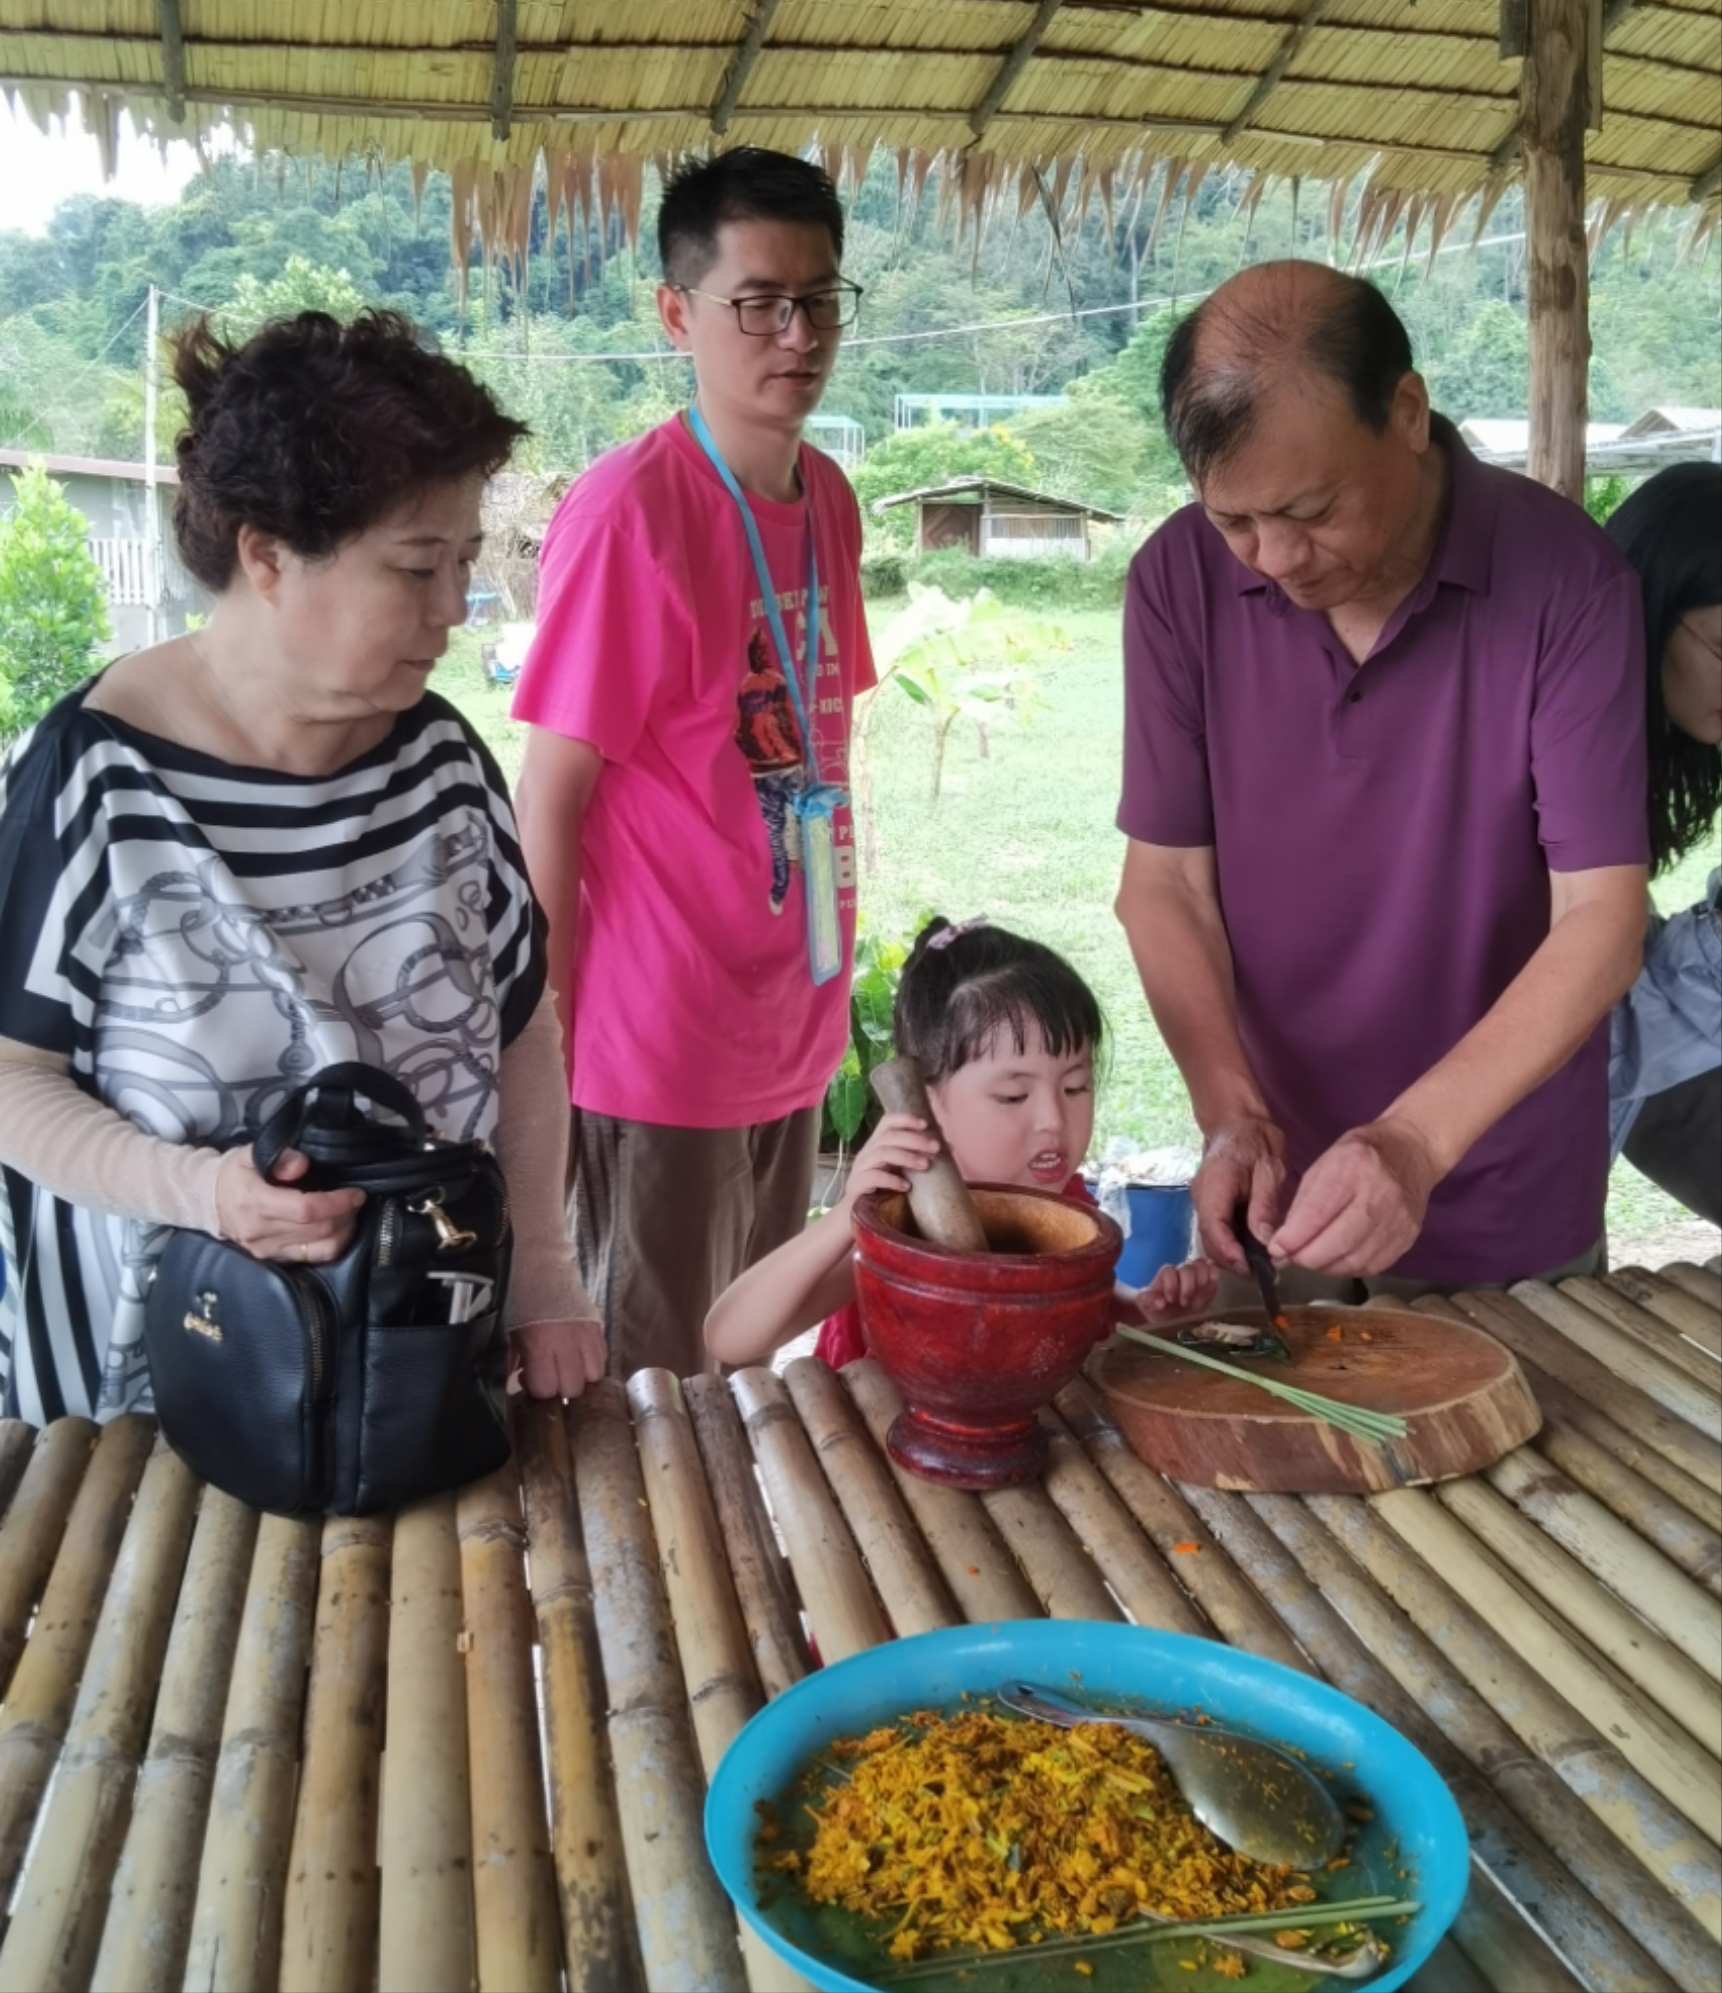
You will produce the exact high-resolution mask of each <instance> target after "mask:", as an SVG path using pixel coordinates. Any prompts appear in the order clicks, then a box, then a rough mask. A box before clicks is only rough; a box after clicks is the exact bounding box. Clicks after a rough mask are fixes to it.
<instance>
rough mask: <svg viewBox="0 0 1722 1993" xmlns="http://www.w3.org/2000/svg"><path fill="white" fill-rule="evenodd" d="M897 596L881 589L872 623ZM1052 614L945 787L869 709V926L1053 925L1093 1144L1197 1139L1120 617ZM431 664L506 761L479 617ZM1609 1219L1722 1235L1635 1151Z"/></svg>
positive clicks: (949, 762)
mask: <svg viewBox="0 0 1722 1993" xmlns="http://www.w3.org/2000/svg"><path fill="white" fill-rule="evenodd" d="M893 606H894V605H892V604H889V603H878V604H874V605H873V607H872V611H871V615H872V621H873V627H874V628H875V630H879V629H882V628H883V627H884V625H885V623H886V621H887V620H888V619H889V616H890V614H891V610H892V608H893ZM1058 620H1059V621H1060V622H1061V623H1062V624H1063V626H1064V627H1065V629H1067V630H1068V632H1069V633H1070V636H1071V639H1072V648H1071V649H1070V650H1068V651H1065V652H1062V653H1055V654H1053V655H1052V656H1051V657H1049V659H1048V660H1047V662H1046V664H1045V665H1044V666H1043V667H1042V670H1041V674H1040V683H1041V689H1042V694H1043V697H1044V701H1045V703H1044V705H1043V706H1042V708H1041V709H1040V710H1039V711H1038V712H1037V713H1036V714H1034V715H1033V717H1032V718H1031V719H1030V720H1029V721H1028V722H1027V723H1026V724H1024V725H1022V726H1020V727H1012V726H999V727H995V728H993V729H992V730H991V733H990V738H989V740H988V742H987V743H986V749H985V752H983V750H982V744H981V742H980V739H979V737H978V734H977V732H976V729H975V728H974V727H973V726H965V725H959V726H958V727H957V728H955V729H954V730H953V732H952V734H951V738H950V743H949V746H948V748H947V751H946V757H945V768H944V779H943V791H942V794H941V796H940V798H939V801H938V803H937V804H936V805H935V804H934V803H933V802H932V800H931V775H932V753H931V739H932V728H931V724H930V720H929V716H928V715H927V713H926V712H925V711H924V710H923V709H922V708H920V707H918V706H915V705H913V704H912V703H911V702H910V701H909V700H907V699H905V698H901V697H899V696H898V695H897V694H896V693H894V692H892V691H890V690H887V692H886V693H885V695H884V697H883V699H882V700H881V702H880V706H879V710H878V712H877V713H876V714H875V715H874V717H873V720H872V722H871V749H870V753H871V766H872V771H873V788H874V799H875V827H876V834H877V857H876V862H875V863H874V864H873V865H872V866H871V867H870V868H867V867H864V869H863V871H862V875H861V921H862V926H863V930H864V931H867V932H871V933H875V934H883V935H892V936H902V937H904V938H908V937H909V936H911V935H912V934H913V933H914V931H915V928H916V926H917V925H918V923H919V921H920V919H921V918H922V916H923V915H924V914H927V913H942V914H945V915H947V916H949V917H950V918H951V919H953V920H961V919H965V918H968V917H970V916H973V915H975V914H981V913H984V914H986V915H988V916H989V917H990V918H991V919H993V920H995V921H997V922H998V923H999V924H1000V925H1001V926H1007V927H1013V928H1016V929H1019V930H1020V931H1021V932H1023V933H1026V934H1032V935H1035V936H1037V937H1038V938H1039V939H1041V940H1043V941H1046V942H1048V943H1050V944H1051V945H1052V946H1053V947H1054V948H1056V949H1058V950H1059V952H1060V953H1061V954H1063V955H1066V956H1068V957H1069V959H1070V960H1071V961H1072V962H1073V963H1074V964H1075V965H1076V967H1077V968H1078V969H1079V970H1080V971H1081V972H1082V974H1083V975H1084V977H1086V978H1087V980H1088V982H1089V983H1090V984H1091V985H1092V986H1093V988H1094V990H1095V992H1096V994H1097V995H1098V996H1099V998H1100V1001H1101V1004H1102V1007H1103V1008H1104V1010H1105V1013H1106V1017H1107V1020H1108V1023H1109V1025H1110V1027H1111V1035H1112V1051H1111V1057H1110V1060H1109V1066H1108V1070H1107V1073H1106V1075H1105V1080H1104V1084H1103V1086H1102V1088H1101V1092H1100V1097H1099V1101H1098V1107H1097V1114H1096V1125H1095V1135H1096V1144H1097V1146H1099V1147H1104V1145H1105V1143H1106V1142H1107V1141H1108V1139H1109V1138H1111V1137H1113V1136H1124V1137H1128V1138H1129V1139H1131V1140H1132V1141H1134V1142H1139V1143H1141V1144H1143V1145H1152V1146H1158V1145H1161V1144H1164V1143H1174V1142H1181V1143H1190V1142H1194V1140H1195V1136H1196V1130H1195V1124H1194V1123H1193V1122H1192V1120H1191V1119H1190V1112H1189V1102H1188V1100H1187V1098H1186V1096H1185V1093H1184V1087H1183V1083H1182V1081H1181V1080H1180V1079H1179V1077H1178V1071H1177V1068H1176V1067H1175V1066H1174V1065H1173V1063H1172V1060H1171V1058H1170V1056H1169V1055H1168V1053H1167V1051H1166V1048H1165V1046H1164V1045H1163V1044H1162V1043H1161V1040H1160V1035H1159V1033H1158V1032H1157V1031H1156V1030H1155V1028H1154V1023H1153V1020H1152V1019H1151V1018H1150V1017H1149V1015H1148V1008H1147V1005H1146V1003H1145V1002H1144V1001H1143V999H1142V995H1141V990H1140V987H1139V985H1138V984H1137V981H1136V972H1135V968H1134V966H1133V964H1132V963H1131V960H1130V954H1129V950H1128V949H1127V948H1126V947H1125V944H1124V935H1123V930H1122V929H1121V928H1120V927H1119V926H1118V923H1117V922H1116V921H1115V920H1114V919H1113V916H1112V897H1113V894H1114V892H1115V890H1116V887H1117V879H1118V867H1119V864H1120V861H1121V858H1122V854H1123V840H1122V838H1121V836H1120V835H1119V833H1118V831H1117V830H1116V829H1115V828H1114V827H1113V815H1114V812H1115V810H1116V808H1117V801H1118V769H1119V741H1120V736H1121V732H1122V725H1123V698H1122V689H1121V676H1120V658H1119V623H1118V617H1117V615H1116V613H1114V612H1101V611H1096V612H1076V613H1067V614H1065V615H1062V616H1061V617H1059V618H1058ZM435 682H436V684H437V686H438V688H439V689H440V690H441V691H443V692H444V693H445V694H447V695H448V696H449V697H450V698H452V699H454V700H455V701H456V702H457V703H458V704H459V705H460V706H461V708H462V709H463V710H464V711H465V712H466V713H467V714H468V716H469V717H470V718H471V719H472V720H473V721H474V723H475V724H476V725H477V726H478V727H479V728H480V730H481V731H482V732H483V733H484V735H485V737H486V738H487V739H488V740H489V741H490V743H491V745H492V747H493V749H494V750H495V752H496V755H497V758H498V760H499V761H500V762H501V764H502V767H503V771H504V773H505V774H507V775H508V776H509V777H510V778H511V779H512V777H513V776H514V774H515V773H516V772H517V770H518V768H519V765H520V739H519V736H520V732H521V730H520V729H519V728H518V727H516V726H515V725H514V724H513V723H512V722H511V721H510V720H509V719H508V717H507V714H508V694H507V693H506V692H501V691H498V690H496V689H495V688H494V687H492V686H488V685H486V684H485V683H484V680H483V677H482V675H481V673H480V671H479V667H478V639H477V636H476V634H475V633H473V632H470V631H463V632H460V633H458V635H457V637H456V639H455V641H454V643H453V645H452V646H451V649H450V655H449V657H448V659H447V660H446V661H445V662H444V664H443V666H442V667H441V668H440V669H439V671H438V673H437V678H436V681H435ZM1715 862H1716V860H1715V857H1714V856H1712V855H1709V854H1706V853H1702V852H1701V853H1699V854H1697V855H1696V856H1695V857H1693V858H1691V859H1689V860H1687V862H1686V863H1685V864H1684V865H1682V866H1681V867H1680V868H1679V869H1678V870H1677V871H1676V872H1674V873H1673V874H1671V875H1670V876H1669V877H1668V878H1667V879H1664V880H1662V881H1659V882H1658V885H1657V888H1656V899H1657V902H1658V904H1659V905H1660V906H1661V907H1662V909H1663V911H1664V912H1674V911H1676V910H1678V909H1680V908H1682V907H1687V906H1690V905H1692V904H1693V903H1694V902H1695V901H1696V900H1697V899H1698V898H1699V897H1700V896H1701V894H1702V892H1703V887H1704V880H1705V876H1706V874H1707V872H1708V870H1709V867H1710V866H1711V865H1712V864H1714V863H1715ZM1608 1228H1609V1240H1610V1252H1611V1256H1612V1257H1613V1259H1614V1261H1615V1262H1616V1263H1617V1264H1623V1263H1626V1262H1628V1261H1644V1260H1649V1261H1650V1262H1651V1263H1653V1264H1655V1263H1658V1262H1659V1261H1660V1262H1665V1261H1667V1260H1669V1259H1673V1258H1676V1257H1699V1258H1703V1257H1707V1256H1708V1255H1709V1254H1711V1253H1714V1252H1716V1251H1717V1250H1718V1248H1719V1246H1722V1237H1719V1236H1718V1234H1717V1232H1716V1230H1715V1228H1714V1227H1709V1226H1704V1225H1701V1224H1699V1223H1697V1221H1695V1220H1694V1219H1693V1218H1692V1216H1691V1214H1690V1213H1688V1212H1687V1211H1685V1210H1684V1209H1683V1208H1682V1207H1681V1206H1680V1205H1678V1204H1676V1203H1675V1202H1674V1201H1673V1200H1672V1199H1671V1198H1669V1197H1666V1196H1665V1195H1664V1194H1663V1193H1662V1192H1661V1191H1659V1190H1658V1189H1657V1188H1656V1187H1655V1185H1653V1184H1651V1183H1649V1182H1647V1181H1646V1179H1645V1178H1643V1177H1642V1176H1640V1175H1639V1173H1638V1172H1637V1171H1636V1170H1635V1169H1633V1168H1632V1167H1631V1165H1630V1164H1628V1163H1624V1162H1623V1163H1621V1164H1620V1165H1618V1166H1617V1168H1616V1170H1615V1172H1614V1176H1613V1179H1612V1181H1611V1183H1610V1186H1609V1207H1608Z"/></svg>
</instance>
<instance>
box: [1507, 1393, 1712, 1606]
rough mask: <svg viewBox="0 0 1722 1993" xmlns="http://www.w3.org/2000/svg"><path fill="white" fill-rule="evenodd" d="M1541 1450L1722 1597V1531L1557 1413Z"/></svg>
mask: <svg viewBox="0 0 1722 1993" xmlns="http://www.w3.org/2000/svg"><path fill="white" fill-rule="evenodd" d="M1537 1451H1538V1452H1539V1453H1540V1454H1542V1455H1543V1457H1544V1459H1546V1460H1547V1461H1548V1462H1549V1463H1550V1464H1551V1465H1552V1466H1554V1467H1558V1468H1559V1469H1560V1470H1561V1472H1562V1473H1564V1474H1566V1475H1567V1476H1568V1477H1569V1478H1570V1479H1571V1480H1572V1481H1574V1482H1575V1483H1576V1484H1577V1485H1578V1486H1579V1487H1581V1488H1583V1489H1584V1490H1585V1492H1586V1493H1587V1494H1590V1495H1594V1496H1595V1497H1596V1499H1597V1500H1598V1501H1599V1502H1601V1503H1602V1505H1603V1506H1604V1507H1605V1508H1606V1509H1608V1510H1610V1511H1611V1512H1612V1513H1613V1514H1614V1515H1616V1516H1618V1517H1619V1518H1620V1520H1621V1521H1622V1522H1624V1523H1625V1524H1626V1525H1627V1526H1628V1527H1629V1528H1630V1529H1631V1530H1632V1531H1633V1532H1634V1533H1635V1534H1636V1535H1638V1536H1640V1537H1642V1538H1643V1539H1644V1541H1645V1542H1646V1543H1649V1544H1653V1545H1654V1546H1655V1547H1656V1548H1657V1549H1658V1550H1660V1551H1661V1552H1662V1554H1663V1555H1664V1556H1665V1557H1666V1558H1667V1559H1668V1561H1669V1562H1670V1563H1671V1564H1673V1565H1674V1566H1675V1567H1676V1569H1678V1570H1681V1571H1684V1572H1685V1573H1686V1575H1687V1576H1688V1577H1689V1578H1691V1579H1692V1580H1693V1582H1694V1583H1695V1584H1699V1585H1702V1586H1703V1587H1704V1589H1705V1590H1706V1591H1707V1592H1709V1593H1710V1594H1711V1595H1712V1596H1713V1597H1722V1535H1719V1534H1718V1533H1717V1532H1716V1531H1715V1530H1713V1529H1707V1528H1706V1527H1705V1526H1704V1524H1703V1523H1701V1522H1700V1521H1699V1520H1698V1518H1697V1517H1696V1516H1695V1515H1693V1514H1692V1513H1691V1512H1690V1511H1689V1510H1687V1509H1683V1508H1682V1507H1681V1506H1680V1504H1679V1503H1678V1502H1673V1501H1670V1500H1669V1499H1668V1497H1667V1496H1666V1495H1665V1494H1663V1492H1662V1490H1661V1489H1660V1488H1658V1487H1655V1486H1654V1485H1653V1484H1652V1483H1651V1482H1649V1481H1647V1480H1646V1479H1645V1478H1644V1476H1643V1475H1642V1474H1640V1473H1638V1472H1637V1471H1636V1470H1635V1469H1634V1468H1631V1467H1628V1466H1626V1465H1625V1464H1624V1462H1622V1461H1619V1460H1617V1459H1616V1458H1615V1457H1614V1455H1613V1454H1612V1453H1610V1452H1609V1451H1608V1450H1607V1449H1606V1448H1605V1447H1601V1446H1598V1445H1597V1443H1596V1441H1595V1440H1593V1439H1592V1438H1591V1437H1590V1435H1589V1434H1588V1433H1583V1432H1580V1431H1579V1429H1578V1427H1577V1426H1575V1425H1570V1424H1569V1423H1568V1422H1567V1420H1566V1419H1564V1418H1562V1417H1561V1416H1560V1415H1559V1414H1558V1413H1554V1412H1548V1413H1545V1415H1544V1419H1543V1429H1542V1431H1541V1432H1540V1433H1539V1434H1538V1435H1537Z"/></svg>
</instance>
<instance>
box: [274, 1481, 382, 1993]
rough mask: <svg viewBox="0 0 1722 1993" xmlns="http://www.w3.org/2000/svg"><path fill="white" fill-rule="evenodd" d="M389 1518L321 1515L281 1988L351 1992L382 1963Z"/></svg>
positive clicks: (295, 1992)
mask: <svg viewBox="0 0 1722 1993" xmlns="http://www.w3.org/2000/svg"><path fill="white" fill-rule="evenodd" d="M388 1639H389V1524H388V1522H387V1521H386V1520H384V1519H380V1518H378V1517H376V1516H331V1517H330V1518H329V1519H328V1520H327V1521H326V1522H325V1523H324V1525H323V1544H322V1570H321V1572H320V1574H319V1576H318V1581H317V1624H316V1629H315V1631H314V1633H313V1634H312V1642H311V1685H310V1690H309V1695H308V1699H307V1704H306V1710H305V1757H304V1764H303V1767H302V1769H301V1772H300V1778H299V1800H298V1805H297V1807H296V1809H295V1812H294V1818H293V1845H292V1851H291V1853H290V1854H289V1856H288V1860H287V1893H286V1899H285V1901H284V1903H283V1904H282V1912H281V1989H282V1993H350V1989H351V1988H353V1987H355V1986H368V1985H369V1984H370V1983H371V1979H372V1975H373V1974H374V1972H375V1970H376V1962H377V1785H378V1773H379V1771H380V1769H381V1767H380V1764H379V1762H378V1758H379V1752H380V1749H381V1745H382V1738H383V1699H384V1694H385V1690H386V1684H387V1680H388Z"/></svg>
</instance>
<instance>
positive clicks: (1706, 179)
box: [1692, 158, 1722, 201]
mask: <svg viewBox="0 0 1722 1993" xmlns="http://www.w3.org/2000/svg"><path fill="white" fill-rule="evenodd" d="M1715 194H1722V158H1718V159H1714V160H1712V161H1711V163H1710V164H1709V165H1708V166H1707V167H1706V168H1705V169H1704V171H1703V172H1702V173H1700V174H1698V175H1696V177H1695V178H1694V179H1693V182H1692V198H1693V199H1694V200H1695V201H1707V200H1709V199H1710V198H1711V197H1712V195H1715Z"/></svg>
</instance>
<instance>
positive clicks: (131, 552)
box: [90, 539, 159, 609]
mask: <svg viewBox="0 0 1722 1993" xmlns="http://www.w3.org/2000/svg"><path fill="white" fill-rule="evenodd" d="M150 554H151V548H150V545H149V542H148V541H147V540H101V539H92V540H91V541H90V556H91V558H92V559H93V560H94V561H95V564H96V565H97V567H99V568H100V569H101V571H102V579H103V581H105V582H106V583H107V588H108V601H109V602H110V603H111V604H112V605H113V606H114V608H116V609H130V608H145V609H147V608H148V607H149V605H150V604H151V603H152V602H153V601H155V600H156V599H157V595H158V593H159V591H158V590H156V589H154V588H152V587H151V585H150V584H151V580H152V568H153V565H154V563H153V562H152V561H151V558H150Z"/></svg>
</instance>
